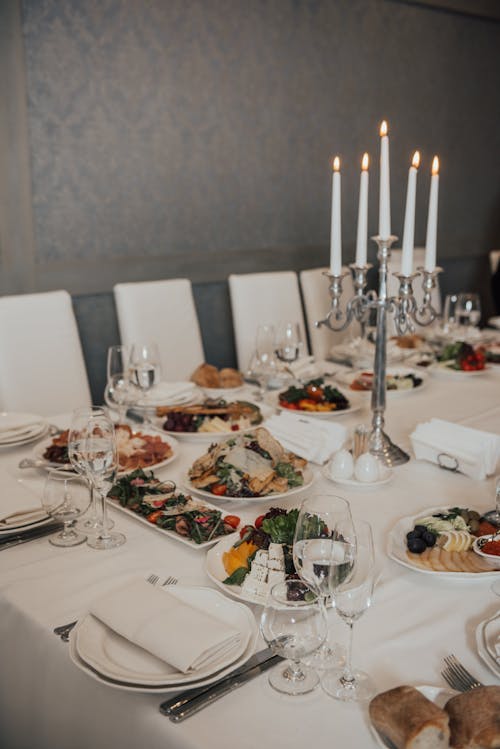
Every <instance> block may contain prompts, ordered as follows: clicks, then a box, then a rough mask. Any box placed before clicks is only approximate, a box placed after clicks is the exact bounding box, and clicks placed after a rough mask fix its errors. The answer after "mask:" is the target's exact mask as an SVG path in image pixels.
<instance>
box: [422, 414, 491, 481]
mask: <svg viewBox="0 0 500 749" xmlns="http://www.w3.org/2000/svg"><path fill="white" fill-rule="evenodd" d="M410 439H411V441H412V445H413V451H414V453H415V457H416V458H417V459H419V460H429V461H431V462H432V463H437V464H438V465H441V466H445V467H452V468H453V467H456V469H457V470H458V471H460V472H461V473H465V474H466V475H467V476H470V477H471V478H473V479H476V480H479V481H481V480H482V479H485V478H486V476H490V475H491V474H493V473H495V470H496V466H497V463H498V460H499V458H500V437H499V436H498V435H496V434H491V433H490V432H483V431H481V430H479V429H471V428H470V427H465V426H462V425H461V424H453V423H452V422H450V421H443V420H442V419H431V421H428V422H425V423H424V424H418V425H417V428H416V429H415V431H414V432H413V434H411V435H410Z"/></svg>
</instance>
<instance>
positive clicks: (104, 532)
mask: <svg viewBox="0 0 500 749" xmlns="http://www.w3.org/2000/svg"><path fill="white" fill-rule="evenodd" d="M98 492H99V499H100V502H101V518H102V528H101V530H100V532H99V535H98V538H102V539H105V540H107V539H108V538H111V535H110V533H109V528H108V506H107V503H106V494H105V490H104V489H103V488H102V487H99V489H98Z"/></svg>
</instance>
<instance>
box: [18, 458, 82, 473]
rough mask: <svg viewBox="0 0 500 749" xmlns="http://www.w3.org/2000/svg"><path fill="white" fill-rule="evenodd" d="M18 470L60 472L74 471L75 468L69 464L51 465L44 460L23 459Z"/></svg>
mask: <svg viewBox="0 0 500 749" xmlns="http://www.w3.org/2000/svg"><path fill="white" fill-rule="evenodd" d="M18 468H57V470H58V471H73V466H71V465H68V464H67V463H51V462H50V461H49V460H43V459H42V458H36V459H35V458H23V459H22V460H21V461H20V462H19V466H18Z"/></svg>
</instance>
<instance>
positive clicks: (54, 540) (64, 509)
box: [42, 470, 90, 546]
mask: <svg viewBox="0 0 500 749" xmlns="http://www.w3.org/2000/svg"><path fill="white" fill-rule="evenodd" d="M89 502H90V495H89V490H88V486H87V485H86V483H85V481H84V480H83V479H82V478H81V477H80V476H74V475H73V476H72V475H71V474H68V472H67V471H57V470H55V471H50V472H49V474H48V476H47V479H46V481H45V485H44V488H43V494H42V506H43V509H44V510H45V512H46V513H47V514H48V515H51V517H53V518H54V519H55V520H59V521H62V522H63V524H64V527H63V529H62V531H61V532H60V533H57V534H56V535H54V536H50V538H49V542H50V543H51V544H53V545H54V546H78V545H79V544H83V543H84V541H86V540H87V536H86V535H84V534H83V533H79V532H78V531H76V530H75V529H74V528H73V527H72V523H74V521H75V520H76V519H77V518H78V517H80V515H82V514H83V513H84V512H85V511H86V510H87V508H88V506H89Z"/></svg>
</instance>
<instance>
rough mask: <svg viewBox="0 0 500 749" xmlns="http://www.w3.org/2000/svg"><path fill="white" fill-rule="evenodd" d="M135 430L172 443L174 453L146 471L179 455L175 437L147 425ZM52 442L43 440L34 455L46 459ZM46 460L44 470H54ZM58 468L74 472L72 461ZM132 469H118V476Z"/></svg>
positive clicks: (165, 464) (51, 464)
mask: <svg viewBox="0 0 500 749" xmlns="http://www.w3.org/2000/svg"><path fill="white" fill-rule="evenodd" d="M135 432H141V433H142V434H148V435H150V436H152V437H158V436H161V437H162V441H163V442H166V443H167V444H168V445H170V447H171V449H172V454H171V455H170V457H168V458H165V460H161V461H160V462H159V463H154V464H153V465H150V466H145V468H144V470H145V471H152V470H154V471H156V470H157V469H158V468H162V467H163V466H167V465H168V464H169V463H171V462H172V461H173V460H175V459H176V458H177V457H178V455H179V449H180V448H179V443H178V442H177V440H176V439H175V437H172V436H170V435H169V436H165V437H163V435H159V434H158V430H157V429H147V428H145V427H144V428H143V429H142V428H140V427H138V428H136V429H135ZM51 444H52V437H51V438H50V439H46V440H43V442H40V443H39V444H38V445H37V446H36V447H35V448H34V450H33V452H32V456H33V457H34V458H35V459H36V460H43V461H45V458H44V457H43V454H44V452H45V450H46V449H47V448H48V447H49V446H50V445H51ZM45 462H46V465H43V466H41V468H42V469H43V470H45V471H52V470H54V464H53V463H50V462H49V461H48V460H47V461H45ZM57 470H63V471H71V472H73V469H72V467H71V464H70V463H61V466H60V467H59V466H58V467H57ZM132 470H134V469H130V470H128V471H118V474H117V475H118V476H125V475H126V474H127V473H131V472H132Z"/></svg>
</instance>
